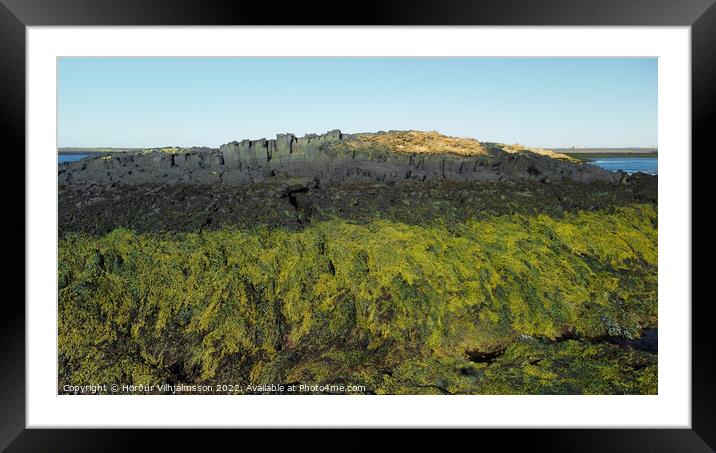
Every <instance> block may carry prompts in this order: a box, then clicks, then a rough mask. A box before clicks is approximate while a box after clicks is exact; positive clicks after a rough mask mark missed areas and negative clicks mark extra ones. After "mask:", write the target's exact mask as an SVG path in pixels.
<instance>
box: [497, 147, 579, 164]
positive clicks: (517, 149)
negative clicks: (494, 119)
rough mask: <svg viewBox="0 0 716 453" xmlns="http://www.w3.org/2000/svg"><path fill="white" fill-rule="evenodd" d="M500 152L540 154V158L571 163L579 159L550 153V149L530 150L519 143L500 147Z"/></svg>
mask: <svg viewBox="0 0 716 453" xmlns="http://www.w3.org/2000/svg"><path fill="white" fill-rule="evenodd" d="M501 146H502V150H503V151H505V152H507V153H522V152H529V153H534V154H540V155H542V156H547V157H551V158H552V159H563V160H570V161H573V162H579V159H575V158H573V157H570V156H568V155H566V154H562V153H558V152H555V151H552V150H550V149H544V148H531V147H529V146H524V145H520V144H519V143H517V144H514V145H501Z"/></svg>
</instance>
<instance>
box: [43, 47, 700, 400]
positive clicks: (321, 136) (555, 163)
mask: <svg viewBox="0 0 716 453" xmlns="http://www.w3.org/2000/svg"><path fill="white" fill-rule="evenodd" d="M56 69H57V75H56V77H57V79H56V80H57V93H56V94H57V110H56V112H57V153H56V156H55V155H53V154H47V155H46V157H45V159H53V158H56V159H57V191H58V195H57V269H56V270H57V306H56V312H57V333H56V335H57V394H58V395H658V394H659V388H658V387H659V386H658V382H659V379H658V377H659V367H658V347H657V345H658V327H659V322H658V321H659V317H658V297H659V296H658V288H659V285H658V249H659V247H658V244H659V241H658V173H659V172H658V154H659V150H658V148H659V143H658V138H659V134H658V126H659V121H658V120H659V112H658V96H657V94H658V88H659V87H658V85H659V71H658V69H659V59H658V58H656V57H472V56H471V57H467V56H466V57H459V56H430V55H426V56H389V57H386V56H360V57H357V56H322V57H314V56H265V57H262V56H240V57H238V56H237V57H228V56H222V57H199V56H186V57H177V56H172V57H169V56H161V55H158V56H151V57H148V56H141V57H129V56H122V57H118V56H106V57H105V56H86V57H85V56H58V57H57V58H56ZM665 149H666V148H665ZM49 151H50V152H51V151H52V148H50V149H49ZM687 151H688V150H684V152H687ZM667 154H668V153H666V151H665V156H666V155H667ZM665 158H666V157H665ZM48 165H54V163H48ZM662 167H664V165H662ZM667 167H668V166H667ZM53 168H54V167H53ZM665 177H666V176H665ZM47 179H49V180H50V181H52V180H51V178H47ZM52 184H54V182H52ZM662 201H663V200H662ZM665 206H666V205H665ZM662 226H664V225H663V224H662ZM664 231H667V230H666V229H665V230H664ZM53 291H54V289H53ZM48 309H52V310H55V306H54V305H53V306H52V307H51V308H48ZM667 318H668V316H665V317H664V319H665V320H666V319H667ZM665 322H666V321H665ZM666 332H667V330H666V327H665V328H664V335H666ZM53 335H54V334H53ZM664 353H666V352H664ZM262 401H263V399H262Z"/></svg>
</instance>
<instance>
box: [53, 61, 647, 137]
mask: <svg viewBox="0 0 716 453" xmlns="http://www.w3.org/2000/svg"><path fill="white" fill-rule="evenodd" d="M330 129H341V130H342V131H344V132H348V133H350V132H374V131H378V130H389V129H418V130H437V131H439V132H441V133H444V134H448V135H455V136H461V137H474V138H476V139H478V140H482V141H494V142H505V143H522V144H525V145H530V146H543V147H565V146H597V147H622V146H656V145H657V60H656V59H655V58H634V59H632V58H595V59H580V58H94V57H93V58H60V59H59V60H58V146H60V147H69V146H79V147H92V146H114V147H156V146H172V145H176V146H212V147H217V146H219V145H220V144H222V143H226V142H228V141H231V140H237V139H243V138H252V139H255V138H262V137H266V138H271V137H273V136H275V134H276V133H282V132H292V133H295V134H296V135H303V134H304V133H307V132H309V133H310V132H315V133H321V132H325V131H327V130H330Z"/></svg>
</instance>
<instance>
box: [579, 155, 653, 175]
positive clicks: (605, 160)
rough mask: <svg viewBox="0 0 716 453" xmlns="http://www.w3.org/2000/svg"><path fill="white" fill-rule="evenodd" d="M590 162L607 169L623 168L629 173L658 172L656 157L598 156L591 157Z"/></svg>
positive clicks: (616, 169) (651, 173)
mask: <svg viewBox="0 0 716 453" xmlns="http://www.w3.org/2000/svg"><path fill="white" fill-rule="evenodd" d="M589 163H590V164H592V165H596V166H598V167H602V168H603V169H605V170H609V171H618V170H623V171H625V172H627V173H629V174H632V173H636V172H639V171H640V172H642V173H648V174H650V175H656V174H658V167H659V165H658V157H600V158H598V159H591V160H590V161H589Z"/></svg>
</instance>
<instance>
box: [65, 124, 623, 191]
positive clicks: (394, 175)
mask: <svg viewBox="0 0 716 453" xmlns="http://www.w3.org/2000/svg"><path fill="white" fill-rule="evenodd" d="M380 134H390V132H389V133H379V134H375V135H380ZM357 137H358V136H351V135H346V134H342V133H341V132H340V131H339V130H333V131H330V132H328V133H326V134H322V135H315V134H309V135H306V136H304V137H296V136H295V135H293V134H278V135H277V136H276V139H271V140H267V139H260V140H242V141H240V142H236V141H234V142H230V143H227V144H225V145H222V146H221V147H220V148H219V149H209V148H192V149H189V150H184V151H183V152H178V153H167V152H165V151H160V150H156V151H145V152H140V153H127V154H121V155H112V156H101V157H95V158H90V159H83V160H81V161H77V162H72V163H67V164H63V165H61V166H60V168H59V171H58V174H59V175H58V176H59V184H60V185H86V184H93V183H97V184H127V185H136V184H148V183H151V184H199V185H207V184H210V185H214V184H220V185H236V186H239V185H246V184H252V183H258V182H282V181H286V182H290V183H301V182H311V183H319V184H339V183H345V182H358V181H365V182H381V183H389V184H393V183H396V184H397V183H401V182H406V181H425V180H448V181H455V182H476V181H477V182H479V181H502V180H536V181H542V182H549V181H554V180H559V179H562V178H568V179H571V180H574V181H578V182H593V181H605V182H618V181H619V180H620V178H621V175H619V174H614V173H610V172H607V171H605V170H602V169H600V168H597V167H594V166H591V165H587V164H583V163H579V162H573V161H569V160H564V159H557V158H553V157H550V156H547V155H543V154H538V153H534V152H530V151H526V150H525V151H521V152H514V150H511V151H510V152H508V151H507V150H506V148H505V147H504V146H503V145H498V144H486V143H483V144H481V145H480V146H481V149H483V150H484V152H482V153H480V154H475V155H460V154H454V153H450V154H446V153H439V152H438V153H426V152H412V151H411V149H410V147H409V146H408V147H406V149H401V150H399V151H398V150H395V149H390V148H389V147H386V146H376V145H369V146H364V145H358V146H356V143H360V142H358V141H356V138H357ZM362 137H365V134H362Z"/></svg>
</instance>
